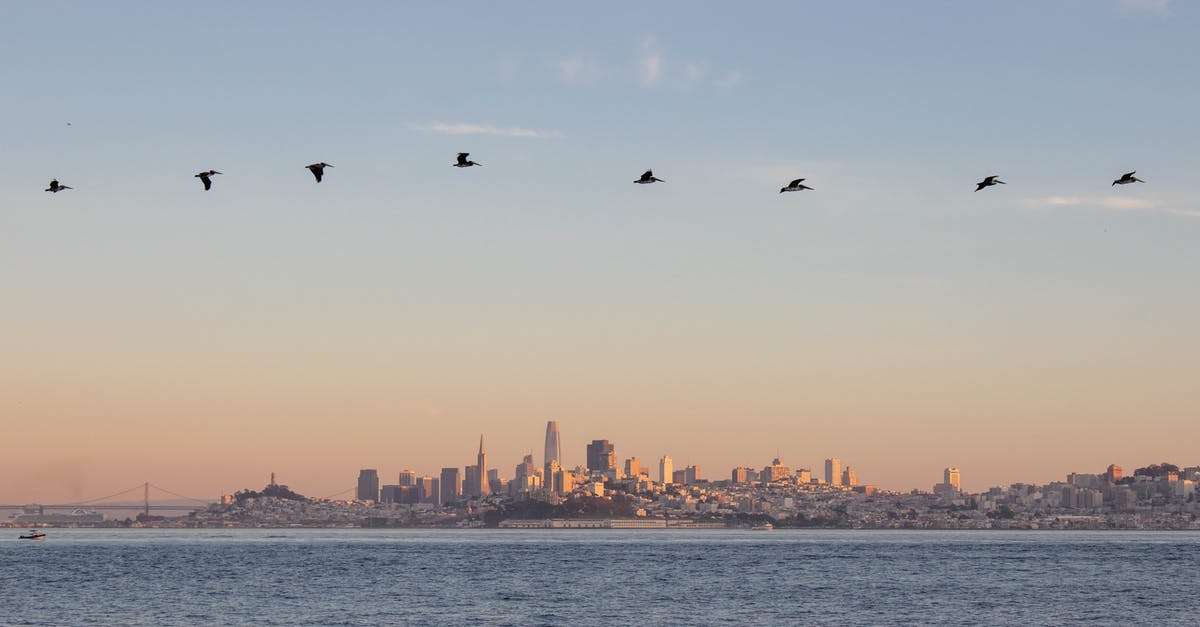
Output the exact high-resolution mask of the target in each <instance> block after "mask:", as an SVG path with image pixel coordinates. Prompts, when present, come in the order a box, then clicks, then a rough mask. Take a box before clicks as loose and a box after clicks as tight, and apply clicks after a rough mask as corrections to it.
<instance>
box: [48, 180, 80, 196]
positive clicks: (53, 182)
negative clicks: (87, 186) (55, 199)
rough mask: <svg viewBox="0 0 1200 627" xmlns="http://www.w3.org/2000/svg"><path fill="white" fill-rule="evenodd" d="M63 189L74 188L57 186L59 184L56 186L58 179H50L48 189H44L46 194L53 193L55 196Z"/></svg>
mask: <svg viewBox="0 0 1200 627" xmlns="http://www.w3.org/2000/svg"><path fill="white" fill-rule="evenodd" d="M64 189H74V188H72V187H67V186H66V185H59V184H58V179H50V187H47V188H46V191H48V192H54V193H55V194H57V193H59V192H61V191H62V190H64Z"/></svg>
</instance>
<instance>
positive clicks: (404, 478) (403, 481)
mask: <svg viewBox="0 0 1200 627" xmlns="http://www.w3.org/2000/svg"><path fill="white" fill-rule="evenodd" d="M396 483H398V484H400V485H417V473H416V472H413V471H411V470H401V471H400V480H399V481H397V482H396Z"/></svg>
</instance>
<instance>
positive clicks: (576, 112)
mask: <svg viewBox="0 0 1200 627" xmlns="http://www.w3.org/2000/svg"><path fill="white" fill-rule="evenodd" d="M124 6H126V7H127V8H128V9H129V10H121V11H114V10H112V9H111V7H108V6H101V5H97V4H94V3H84V2H72V1H67V2H63V3H56V4H53V5H47V4H39V3H28V4H16V5H13V6H11V7H9V8H8V13H7V14H6V16H7V18H8V19H6V21H5V25H6V26H7V28H4V27H0V29H3V32H4V34H5V36H4V37H0V53H3V54H5V56H6V57H8V58H13V59H22V60H23V62H21V63H11V64H7V65H5V66H3V67H0V84H4V85H5V86H6V87H8V89H7V90H6V92H5V93H6V94H9V96H10V97H9V98H6V99H5V101H4V102H3V103H2V104H0V111H2V112H3V115H2V116H0V133H2V134H3V136H4V137H5V140H6V144H5V145H6V147H7V148H8V153H9V154H10V155H12V157H11V158H10V159H9V160H8V161H7V162H6V164H5V167H4V168H0V262H2V263H0V281H2V284H3V287H4V289H0V324H2V325H3V328H5V329H7V330H8V334H7V336H6V339H7V341H6V343H5V358H4V359H3V360H0V417H3V418H4V419H5V422H6V424H8V425H11V426H12V428H10V429H9V430H8V431H7V432H6V434H5V437H4V438H3V439H2V440H0V499H3V500H12V501H18V502H19V501H22V500H26V499H32V498H45V499H53V500H56V501H72V500H74V499H75V498H80V497H87V496H93V495H95V494H96V493H97V492H101V493H103V492H105V491H106V490H115V489H121V488H125V487H128V486H129V485H132V484H135V483H140V482H142V481H145V480H149V479H153V480H154V481H156V482H158V483H159V484H162V485H170V486H172V487H173V489H178V490H179V491H180V492H183V493H188V494H193V495H196V496H204V495H213V494H218V493H220V492H223V491H232V490H236V489H239V488H242V487H245V485H244V483H245V482H246V480H247V478H248V477H258V476H261V475H262V473H264V472H266V471H269V470H275V471H278V472H280V473H281V475H283V476H286V477H288V478H289V481H290V483H291V484H292V485H296V486H305V487H306V490H308V491H310V492H312V493H313V494H329V493H333V492H337V491H339V490H342V489H344V488H346V487H348V486H346V485H345V483H346V477H352V475H353V473H354V472H356V471H357V470H359V469H361V468H365V467H370V466H377V467H379V468H389V469H390V468H392V467H393V462H395V464H397V465H399V466H400V467H402V468H411V469H419V471H420V472H421V473H422V474H425V475H429V476H431V477H438V476H440V469H442V468H445V467H448V466H455V467H459V468H460V472H465V469H466V467H468V466H469V465H470V464H471V463H474V464H476V465H477V466H478V465H480V458H479V453H478V452H477V448H476V446H475V444H474V443H473V441H474V440H475V439H476V438H478V437H479V434H481V433H483V434H486V435H487V459H486V460H484V461H486V463H485V464H484V465H485V466H490V467H492V468H497V467H498V468H501V469H503V470H504V472H505V473H509V472H511V467H512V466H513V465H515V464H516V463H518V462H520V460H522V459H523V456H524V455H525V454H533V455H534V457H535V459H534V462H533V463H534V464H535V465H539V467H544V466H545V461H546V460H545V459H544V456H545V451H546V449H547V448H549V447H548V446H547V445H549V444H550V443H549V442H548V441H547V440H546V439H544V438H543V436H544V435H546V434H543V433H541V430H542V426H543V424H544V423H545V422H546V421H547V420H557V421H560V422H561V424H562V432H561V443H560V445H559V446H558V448H560V449H561V451H562V455H563V456H564V459H563V460H562V462H563V463H562V464H561V465H563V466H567V467H573V466H576V465H579V464H581V463H583V459H584V458H583V456H584V447H585V446H586V443H587V442H590V441H592V440H594V439H607V440H608V441H610V442H613V443H615V444H616V446H617V449H616V454H617V456H618V458H619V459H618V462H619V463H623V461H624V459H626V458H628V457H630V456H632V455H636V456H637V457H638V458H639V459H640V460H641V465H642V466H643V467H656V466H657V465H658V461H659V460H661V459H662V457H663V455H669V456H670V458H671V460H672V461H673V466H674V468H676V469H679V470H684V469H686V468H688V467H697V466H698V467H700V468H702V469H705V470H704V474H705V475H706V476H709V477H714V476H720V473H723V472H725V471H726V470H727V469H731V468H735V467H746V466H750V467H761V466H762V465H763V464H764V463H766V461H768V460H770V459H771V458H773V457H774V456H776V455H778V456H780V457H781V458H782V460H783V462H784V463H786V464H789V465H790V466H792V467H810V468H811V469H812V471H813V474H814V475H816V476H822V477H823V476H824V474H823V471H824V469H823V467H822V465H823V460H825V459H833V458H835V457H836V458H839V459H840V460H842V461H843V463H844V464H845V465H846V466H849V467H851V468H852V469H853V471H854V473H855V475H856V476H857V477H858V478H859V479H860V480H863V481H870V482H871V483H873V484H876V485H879V486H880V487H881V488H886V489H901V490H903V489H911V488H913V487H919V488H922V489H924V488H925V487H927V486H928V484H929V483H930V481H933V480H936V479H937V478H938V477H939V476H940V473H942V471H943V469H944V468H947V467H958V468H961V469H962V473H963V474H962V481H963V483H964V486H965V487H968V488H969V489H978V488H981V487H985V486H988V485H992V484H1001V483H1006V482H1012V481H1028V482H1034V481H1040V480H1044V479H1045V478H1046V477H1057V476H1061V475H1063V474H1065V473H1069V472H1072V471H1078V470H1081V469H1085V468H1091V467H1097V466H1103V465H1107V464H1109V463H1114V462H1115V463H1118V464H1120V465H1123V466H1125V467H1136V466H1139V465H1146V464H1151V463H1157V462H1161V461H1163V460H1180V459H1185V458H1186V457H1187V456H1188V455H1189V454H1190V453H1191V451H1192V449H1194V448H1195V446H1194V443H1195V442H1196V441H1198V440H1200V423H1198V422H1197V420H1196V402H1195V393H1194V391H1193V388H1194V379H1195V374H1196V373H1197V372H1200V334H1196V333H1194V332H1193V331H1192V329H1193V327H1194V321H1195V320H1196V319H1198V318H1200V293H1198V292H1197V291H1196V290H1194V289H1191V286H1192V285H1194V284H1195V282H1196V281H1195V280H1196V268H1200V246H1197V245H1196V243H1197V242H1198V241H1200V207H1198V206H1197V198H1200V195H1198V193H1197V189H1196V182H1195V177H1194V175H1193V173H1194V172H1195V171H1196V170H1197V168H1198V166H1200V161H1198V159H1200V158H1198V157H1197V156H1196V154H1195V150H1194V146H1195V145H1197V142H1198V141H1200V129H1197V127H1196V125H1195V124H1194V123H1193V118H1194V112H1195V110H1196V109H1197V108H1198V107H1200V87H1198V86H1197V85H1194V84H1192V82H1189V81H1181V80H1179V77H1180V76H1188V75H1191V73H1193V71H1194V65H1195V62H1194V59H1195V58H1197V57H1200V42H1198V41H1197V39H1196V37H1195V36H1194V33H1195V32H1196V26H1197V25H1198V24H1200V6H1197V5H1195V4H1192V3H1182V2H1178V1H1174V2H1172V1H1170V0H1111V1H1109V0H1051V1H1049V2H1033V1H1032V0H1019V1H1018V2H1015V3H1013V4H1010V5H1006V7H1005V8H1006V10H995V9H994V7H989V6H986V5H977V4H973V3H944V2H941V3H933V2H924V1H918V2H913V3H906V4H905V5H903V6H901V5H898V4H896V3H889V2H883V1H879V0H875V1H868V2H865V3H854V4H838V3H813V4H809V5H805V6H804V7H803V8H802V9H801V10H802V12H803V15H804V18H803V20H804V25H805V36H803V37H799V36H797V31H796V24H795V22H794V21H788V20H778V19H775V17H776V16H778V15H789V14H794V13H796V12H797V10H798V9H797V8H796V5H795V4H794V3H784V2H763V3H757V4H753V5H749V6H746V7H742V6H737V7H734V6H727V7H721V6H717V7H709V8H708V10H705V11H695V10H693V7H692V6H691V5H690V4H687V3H683V2H665V3H659V4H655V5H652V6H643V5H617V6H613V7H609V6H604V7H601V6H583V5H579V6H575V5H561V6H560V5H554V6H546V7H539V8H537V9H534V8H531V7H529V8H527V7H509V6H499V5H492V4H488V3H476V4H471V5H470V6H469V10H463V9H462V8H461V7H454V8H451V7H438V6H403V7H401V6H394V5H391V4H388V3H380V2H366V3H363V4H362V5H360V6H359V7H358V9H357V10H356V11H353V12H336V11H318V10H296V8H295V5H293V4H284V3H280V2H264V3H253V4H234V3H229V4H222V3H218V5H215V7H214V10H209V11H205V12H203V13H201V14H197V13H196V12H195V11H194V10H193V9H191V8H189V7H184V6H182V5H180V6H174V5H163V4H156V3H144V2H133V1H131V2H128V3H125V4H124ZM314 8H315V5H314ZM363 15H367V16H369V19H363ZM268 23H269V24H271V25H272V28H269V29H264V28H262V27H261V25H262V24H268ZM506 24H521V27H520V28H519V29H510V28H501V27H498V25H506ZM214 42H220V45H215V43H214ZM447 42H455V45H448V44H447ZM430 50H439V51H440V52H441V54H436V55H430V54H429V51H430ZM316 51H319V53H318V52H316ZM947 51H954V52H953V53H952V54H951V53H948V52H947ZM459 152H469V153H470V156H471V158H472V159H476V160H478V161H479V162H480V163H482V164H484V166H483V167H471V168H455V167H452V166H451V164H452V163H453V162H454V155H455V154H457V153H459ZM323 162H329V163H331V164H334V165H335V166H336V169H334V170H330V171H329V172H327V173H326V176H325V178H324V180H323V181H322V182H321V183H320V184H319V185H318V184H316V183H315V182H314V180H313V175H312V174H311V173H310V172H309V171H308V170H306V169H305V168H304V166H305V164H312V163H323ZM648 168H653V172H654V173H655V175H656V176H659V177H661V178H663V179H665V182H663V183H656V184H654V185H634V184H632V182H631V180H632V179H633V178H636V176H637V174H638V173H639V172H643V171H645V170H646V169H648ZM209 170H215V171H217V172H220V173H221V175H220V176H219V177H216V178H214V179H213V180H212V183H213V184H212V189H210V190H208V191H205V189H204V187H203V186H202V185H201V184H200V183H199V182H198V181H197V180H196V178H195V177H194V174H195V173H196V172H206V171H209ZM1131 170H1136V171H1137V173H1138V174H1137V175H1138V178H1140V179H1144V180H1145V181H1146V182H1145V183H1138V184H1136V185H1117V186H1110V182H1111V181H1112V179H1113V178H1114V177H1116V176H1118V175H1120V174H1121V173H1122V172H1128V171H1131ZM996 174H998V175H1001V180H1003V181H1005V183H1006V184H1005V185H997V186H995V187H990V188H988V189H986V190H984V191H981V192H979V193H975V192H974V188H975V185H976V182H977V181H979V180H980V179H982V178H983V177H986V176H990V175H996ZM52 177H57V178H58V179H59V180H61V181H62V182H63V183H65V184H67V185H69V186H71V187H72V188H73V189H71V190H68V191H67V192H65V193H46V192H44V191H42V190H43V189H44V188H45V182H46V181H48V180H50V179H51V178H52ZM797 177H804V178H806V179H807V183H810V184H811V186H812V187H813V189H812V190H805V191H804V192H803V193H789V194H781V193H779V191H778V190H779V189H780V187H781V186H782V185H785V184H786V183H787V182H788V181H790V180H793V179H795V178H797ZM547 427H548V425H547ZM468 442H472V443H471V444H470V445H469V446H468V445H467V444H466V443H468ZM1067 442H1070V443H1071V445H1069V446H1068V445H1066V444H1065V443H1067ZM539 451H541V452H542V457H539V456H538V455H537V454H538V452H539ZM485 470H486V468H485ZM388 472H391V470H389V471H388ZM476 479H477V480H478V478H476ZM386 481H389V480H385V483H386Z"/></svg>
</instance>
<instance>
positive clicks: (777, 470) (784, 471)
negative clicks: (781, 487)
mask: <svg viewBox="0 0 1200 627" xmlns="http://www.w3.org/2000/svg"><path fill="white" fill-rule="evenodd" d="M791 477H792V469H791V468H788V467H787V466H784V465H783V462H782V461H780V460H779V458H778V457H776V458H775V459H773V460H771V465H770V466H767V467H766V468H763V469H762V472H761V473H760V474H759V476H758V478H759V481H760V482H761V483H762V484H763V485H767V484H769V483H773V482H775V481H786V480H788V479H790V478H791Z"/></svg>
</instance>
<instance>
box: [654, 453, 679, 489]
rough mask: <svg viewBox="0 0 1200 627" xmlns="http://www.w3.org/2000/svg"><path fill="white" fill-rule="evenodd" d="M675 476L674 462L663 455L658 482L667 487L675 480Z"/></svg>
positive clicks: (659, 466) (659, 462)
mask: <svg viewBox="0 0 1200 627" xmlns="http://www.w3.org/2000/svg"><path fill="white" fill-rule="evenodd" d="M674 475H675V464H674V462H672V461H671V457H670V456H669V455H663V456H662V459H660V460H658V482H659V483H661V484H663V485H667V484H669V483H671V481H672V480H673V479H674Z"/></svg>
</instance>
